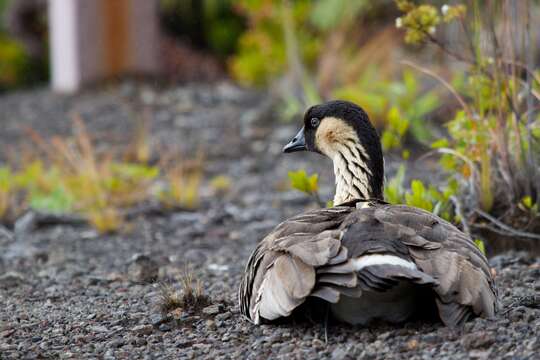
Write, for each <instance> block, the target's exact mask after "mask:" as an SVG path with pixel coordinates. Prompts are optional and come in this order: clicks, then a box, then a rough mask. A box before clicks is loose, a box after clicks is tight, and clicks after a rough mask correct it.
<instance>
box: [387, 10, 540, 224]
mask: <svg viewBox="0 0 540 360" xmlns="http://www.w3.org/2000/svg"><path fill="white" fill-rule="evenodd" d="M396 3H397V5H398V7H399V9H400V10H401V11H403V13H404V15H403V16H402V17H401V18H399V19H398V20H397V21H396V25H398V27H400V28H403V29H404V30H405V41H406V42H408V43H411V44H423V43H428V44H432V45H434V46H436V47H437V48H439V49H440V50H441V51H442V52H443V53H445V54H446V55H447V56H449V57H451V58H453V59H454V60H457V61H460V62H462V63H464V64H465V65H466V67H467V70H466V80H464V79H465V77H463V76H461V77H459V78H460V79H461V81H455V82H454V86H452V85H451V84H450V83H449V82H447V81H446V80H444V79H443V78H442V77H440V76H439V75H437V74H436V73H434V72H432V71H431V70H428V69H425V68H422V67H420V66H417V65H414V64H410V63H409V65H411V66H413V67H415V68H416V69H417V70H420V71H421V72H423V73H425V74H428V75H430V76H433V77H435V78H436V79H437V80H439V81H440V82H441V84H443V86H444V87H446V88H447V89H448V90H449V91H450V92H451V94H452V95H453V96H454V97H455V98H456V99H457V101H458V103H459V104H460V106H461V109H460V110H459V111H457V112H456V113H455V116H454V117H453V118H452V119H451V120H449V121H448V123H447V129H448V135H449V137H448V139H444V140H440V141H437V142H436V143H434V144H433V148H435V149H436V150H437V151H438V152H440V153H441V154H442V157H441V165H442V166H443V167H444V168H445V169H446V170H447V171H448V178H449V181H456V182H457V183H458V184H459V190H458V194H460V197H459V200H460V202H461V203H463V213H464V216H465V217H466V218H467V219H464V221H472V222H473V225H475V224H474V222H475V221H477V219H478V216H480V218H485V219H486V220H488V221H490V222H491V223H492V225H493V229H494V231H496V232H499V233H501V232H502V233H508V234H513V235H515V232H508V229H509V228H510V227H509V226H508V225H505V224H504V223H503V222H501V221H500V220H506V221H507V222H508V223H513V222H514V221H515V220H516V218H518V217H520V216H521V215H520V213H519V211H518V210H520V209H521V210H523V209H527V208H531V209H532V208H533V207H534V206H535V205H536V204H537V203H538V202H539V200H540V199H539V196H540V182H539V181H538V178H539V175H540V174H539V172H538V169H540V158H539V157H538V156H537V154H538V153H540V134H539V133H540V131H539V130H538V129H539V128H540V115H539V114H538V102H539V100H540V97H539V96H538V92H537V90H536V89H538V88H539V87H540V76H538V74H539V71H538V69H535V68H533V62H532V60H531V59H532V55H531V54H532V51H533V50H532V48H531V46H524V47H521V51H518V50H513V51H511V52H508V51H507V50H506V49H507V48H508V47H509V48H512V49H519V48H520V45H519V44H521V43H522V42H523V43H528V44H531V42H530V38H531V31H530V27H527V26H528V25H527V24H528V22H530V18H529V13H530V9H528V8H527V7H526V6H522V7H519V8H518V7H517V3H511V2H504V3H503V2H494V3H490V5H489V6H484V5H482V4H481V2H479V1H477V0H472V1H470V2H468V6H465V5H464V4H456V5H454V6H448V5H445V6H443V7H442V9H441V11H440V12H439V10H438V9H437V8H435V7H434V6H432V5H425V4H421V5H416V4H415V3H413V2H411V1H406V0H397V1H396ZM509 8H512V11H515V12H516V14H519V16H520V17H521V18H522V19H523V22H516V21H514V20H515V19H512V18H511V17H510V15H509V12H508V9H509ZM486 14H489V15H486ZM497 21H498V22H500V23H503V24H505V26H504V27H503V30H498V29H497V28H496V25H495V22H497ZM450 22H455V23H457V24H458V25H459V26H460V27H459V28H460V29H461V30H462V36H463V38H464V43H466V44H467V47H465V48H459V49H456V48H453V47H451V46H450V45H451V44H448V43H445V42H443V41H442V40H440V39H439V38H437V37H436V36H435V34H436V33H437V28H438V27H439V26H443V25H444V24H446V23H450ZM517 33H519V34H521V35H520V36H521V38H520V37H519V36H516V34H517ZM482 39H486V41H483V40H482ZM503 43H507V44H509V45H508V47H506V48H504V47H503V46H502V45H501V44H503ZM522 199H527V200H526V201H525V203H526V204H525V203H523V201H522ZM527 204H528V205H530V206H529V207H527ZM526 212H527V213H529V214H533V212H528V211H526ZM489 214H492V215H495V217H493V216H490V215H489ZM496 217H498V218H499V219H496Z"/></svg>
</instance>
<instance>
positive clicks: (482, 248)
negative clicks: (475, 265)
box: [474, 239, 486, 256]
mask: <svg viewBox="0 0 540 360" xmlns="http://www.w3.org/2000/svg"><path fill="white" fill-rule="evenodd" d="M474 244H475V245H476V247H478V249H479V250H480V251H481V252H482V254H484V256H485V255H486V246H485V244H484V242H483V241H482V240H480V239H475V240H474Z"/></svg>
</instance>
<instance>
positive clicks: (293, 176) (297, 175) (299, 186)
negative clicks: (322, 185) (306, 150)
mask: <svg viewBox="0 0 540 360" xmlns="http://www.w3.org/2000/svg"><path fill="white" fill-rule="evenodd" d="M288 176H289V180H290V182H291V187H292V188H293V189H296V190H299V191H302V192H304V193H306V194H309V195H313V194H315V193H316V192H317V191H318V190H319V175H318V174H313V175H311V176H308V175H307V173H306V171H305V170H298V171H289V173H288Z"/></svg>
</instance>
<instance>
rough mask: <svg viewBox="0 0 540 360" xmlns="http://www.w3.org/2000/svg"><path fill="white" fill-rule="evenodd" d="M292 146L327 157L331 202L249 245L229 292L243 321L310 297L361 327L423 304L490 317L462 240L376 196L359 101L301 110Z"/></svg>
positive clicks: (476, 266) (487, 287)
mask: <svg viewBox="0 0 540 360" xmlns="http://www.w3.org/2000/svg"><path fill="white" fill-rule="evenodd" d="M296 151H311V152H316V153H319V154H322V155H325V156H328V157H329V158H330V159H331V160H332V161H333V165H334V174H335V184H336V189H335V196H334V204H335V206H333V207H330V208H324V209H317V210H313V211H308V212H305V213H303V214H300V215H297V216H294V217H292V218H290V219H288V220H286V221H284V222H282V223H281V224H279V225H278V226H277V227H276V228H275V229H274V230H273V231H272V232H270V234H268V235H267V236H266V237H264V238H263V239H262V241H261V242H260V243H259V244H258V245H257V247H256V248H255V250H254V251H253V253H252V254H251V256H250V258H249V260H248V262H247V265H246V268H245V272H244V275H243V278H242V280H241V284H240V288H239V294H238V297H239V307H240V312H241V314H242V315H243V316H244V317H245V318H247V319H248V320H249V321H251V322H252V323H254V324H261V323H267V322H271V321H273V320H277V319H279V318H286V317H289V316H290V315H291V314H292V313H293V311H294V310H295V309H298V308H299V307H300V305H302V304H304V303H305V302H306V301H307V300H309V299H310V298H318V299H322V301H324V302H327V303H328V306H329V311H330V313H331V314H332V315H333V317H335V318H336V319H337V320H339V321H343V322H346V323H350V324H353V325H363V326H368V325H369V324H370V323H372V322H375V321H382V322H388V323H401V322H404V321H407V320H410V319H411V318H413V317H414V316H416V315H421V314H422V313H423V312H426V311H427V309H428V306H431V309H433V312H434V315H435V316H436V317H438V319H439V320H440V321H442V323H443V324H444V325H446V326H450V327H457V326H461V325H462V324H463V323H464V322H466V321H467V320H469V319H471V318H473V317H477V316H480V317H486V318H490V317H493V316H494V315H495V313H496V311H497V307H498V302H497V291H496V287H495V283H494V279H493V277H492V275H491V271H490V268H489V266H488V262H487V260H486V257H485V256H484V254H483V253H482V252H481V251H480V250H479V249H478V247H477V246H476V245H475V243H474V242H473V241H472V240H471V238H470V237H469V236H467V235H466V234H464V233H463V232H462V231H460V230H459V229H458V228H457V227H455V226H454V225H452V224H450V223H449V222H447V221H445V220H443V219H441V218H440V217H438V216H436V215H434V214H432V213H429V212H427V211H424V210H422V209H418V208H415V207H410V206H405V205H390V204H388V203H386V202H384V200H383V183H384V161H383V155H382V148H381V144H380V139H379V136H378V134H377V132H376V130H375V128H374V127H373V125H372V124H371V122H370V120H369V118H368V115H367V114H366V112H365V111H364V110H363V109H362V108H361V107H359V106H357V105H356V104H354V103H351V102H347V101H339V100H334V101H329V102H326V103H322V104H319V105H315V106H312V107H310V108H309V109H308V110H307V111H306V113H305V115H304V126H303V127H302V128H301V130H300V131H299V132H298V134H297V135H296V136H295V137H294V138H293V139H292V140H291V141H290V142H289V143H288V144H287V145H286V146H285V147H284V148H283V152H285V153H291V152H296ZM318 301H319V302H320V301H321V300H318Z"/></svg>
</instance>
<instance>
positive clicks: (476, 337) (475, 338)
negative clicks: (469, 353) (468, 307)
mask: <svg viewBox="0 0 540 360" xmlns="http://www.w3.org/2000/svg"><path fill="white" fill-rule="evenodd" d="M461 342H462V344H463V346H464V347H465V348H466V349H484V348H488V347H489V346H490V345H492V344H493V343H494V342H495V339H494V337H493V336H492V335H491V334H489V333H488V332H486V331H479V332H475V333H472V334H467V335H465V336H464V337H463V339H462V341H461Z"/></svg>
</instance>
